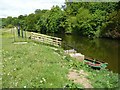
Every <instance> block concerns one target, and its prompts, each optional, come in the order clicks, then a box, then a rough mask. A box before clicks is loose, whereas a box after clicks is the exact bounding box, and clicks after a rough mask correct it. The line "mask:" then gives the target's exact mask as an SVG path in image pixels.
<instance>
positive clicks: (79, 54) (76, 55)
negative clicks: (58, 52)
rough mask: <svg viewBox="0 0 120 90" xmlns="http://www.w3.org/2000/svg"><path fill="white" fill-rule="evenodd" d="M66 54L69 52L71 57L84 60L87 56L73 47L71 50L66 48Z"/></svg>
mask: <svg viewBox="0 0 120 90" xmlns="http://www.w3.org/2000/svg"><path fill="white" fill-rule="evenodd" d="M64 52H65V53H66V54H69V55H70V56H71V57H73V58H76V59H77V60H79V61H83V60H84V58H85V56H84V55H83V54H81V53H77V51H76V50H74V49H71V50H65V51H64Z"/></svg>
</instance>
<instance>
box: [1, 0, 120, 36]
mask: <svg viewBox="0 0 120 90" xmlns="http://www.w3.org/2000/svg"><path fill="white" fill-rule="evenodd" d="M119 16H120V2H79V3H78V2H65V5H63V6H62V7H61V8H60V7H59V6H53V7H52V8H51V10H40V9H37V10H35V13H32V14H29V15H20V16H18V17H7V18H3V20H2V21H3V27H9V28H11V27H13V26H17V25H18V23H19V24H20V26H21V29H22V30H27V31H33V32H40V33H70V34H73V33H74V34H79V35H81V36H87V37H112V38H120V18H119Z"/></svg>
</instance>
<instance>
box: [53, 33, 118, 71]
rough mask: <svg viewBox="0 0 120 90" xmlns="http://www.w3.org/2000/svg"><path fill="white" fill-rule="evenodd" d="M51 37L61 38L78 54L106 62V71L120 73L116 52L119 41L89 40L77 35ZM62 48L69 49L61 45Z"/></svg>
mask: <svg viewBox="0 0 120 90" xmlns="http://www.w3.org/2000/svg"><path fill="white" fill-rule="evenodd" d="M52 36H57V37H61V38H62V39H63V42H65V43H67V44H68V45H69V46H72V47H74V48H75V49H76V50H77V51H78V52H80V53H82V54H84V55H85V56H88V57H92V58H96V59H98V60H101V61H105V62H107V63H108V69H110V70H112V71H113V72H119V73H120V71H118V65H119V64H118V59H120V56H119V55H118V50H120V40H111V39H104V38H101V39H93V40H91V39H89V38H85V37H80V36H77V35H60V34H59V35H58V34H57V35H52ZM62 47H63V48H64V49H70V47H65V45H62Z"/></svg>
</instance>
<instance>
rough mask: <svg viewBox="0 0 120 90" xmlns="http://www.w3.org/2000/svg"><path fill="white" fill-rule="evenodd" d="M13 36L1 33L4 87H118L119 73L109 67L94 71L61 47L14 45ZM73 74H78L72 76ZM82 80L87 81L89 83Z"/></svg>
mask: <svg viewBox="0 0 120 90" xmlns="http://www.w3.org/2000/svg"><path fill="white" fill-rule="evenodd" d="M13 39H14V37H13V35H12V34H11V31H9V30H8V31H7V32H2V58H3V60H2V64H3V65H2V66H3V70H2V71H3V73H2V87H3V88H87V87H88V88H115V87H118V74H117V73H113V72H111V71H108V70H106V69H103V70H100V71H99V70H93V69H91V68H90V67H88V66H87V65H85V64H84V63H81V62H79V61H77V60H75V59H73V58H71V57H69V56H66V55H65V54H64V53H63V52H64V51H63V49H61V48H55V47H51V46H49V45H44V44H42V43H36V42H33V41H31V40H27V42H28V43H25V44H14V42H13V41H14V40H13ZM71 73H72V76H75V74H76V75H77V76H75V78H71V77H70V76H71ZM78 76H79V77H78ZM76 77H77V79H76ZM78 78H79V80H78ZM75 79H76V80H78V81H76V80H75ZM80 80H87V81H86V82H85V83H88V84H87V85H88V86H87V85H85V83H82V81H80Z"/></svg>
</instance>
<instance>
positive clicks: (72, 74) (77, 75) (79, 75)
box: [68, 69, 93, 88]
mask: <svg viewBox="0 0 120 90" xmlns="http://www.w3.org/2000/svg"><path fill="white" fill-rule="evenodd" d="M86 76H88V74H87V73H85V72H84V71H83V70H80V71H77V70H73V69H70V71H69V74H68V78H69V79H70V80H73V82H74V83H80V84H82V85H83V86H84V88H93V87H92V85H91V84H90V81H89V80H88V79H87V78H86Z"/></svg>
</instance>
